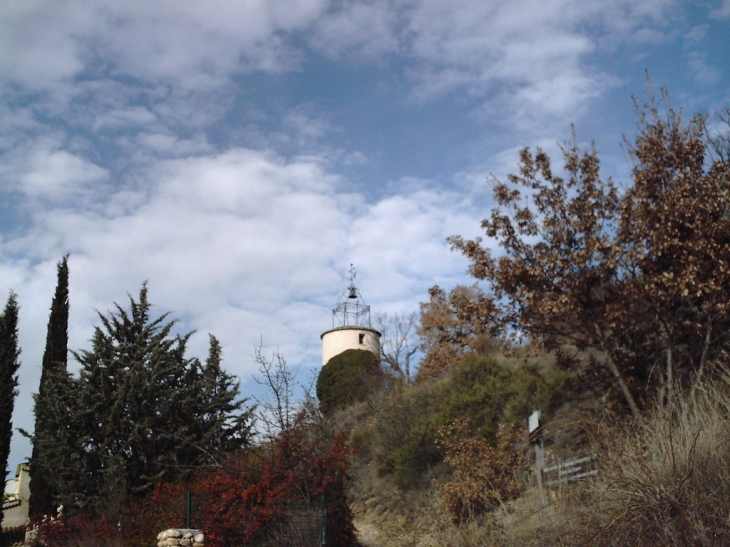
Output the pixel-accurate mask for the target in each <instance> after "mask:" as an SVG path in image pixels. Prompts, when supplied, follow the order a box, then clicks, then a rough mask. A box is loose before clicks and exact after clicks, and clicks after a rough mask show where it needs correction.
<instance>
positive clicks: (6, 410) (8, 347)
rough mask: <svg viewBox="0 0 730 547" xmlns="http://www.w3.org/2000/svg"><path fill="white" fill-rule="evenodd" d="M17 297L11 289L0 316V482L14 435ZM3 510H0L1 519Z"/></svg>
mask: <svg viewBox="0 0 730 547" xmlns="http://www.w3.org/2000/svg"><path fill="white" fill-rule="evenodd" d="M19 356H20V349H19V348H18V299H17V296H16V295H15V293H13V292H11V293H10V296H9V297H8V301H7V304H6V305H5V310H4V311H3V314H2V315H1V316H0V469H2V471H3V484H4V481H5V477H7V476H8V457H9V456H10V440H11V439H12V437H13V407H14V406H15V397H16V395H17V394H18V390H17V389H15V388H16V387H17V386H18V375H17V372H18V367H20V361H19V360H18V357H19ZM1 518H2V510H0V520H1Z"/></svg>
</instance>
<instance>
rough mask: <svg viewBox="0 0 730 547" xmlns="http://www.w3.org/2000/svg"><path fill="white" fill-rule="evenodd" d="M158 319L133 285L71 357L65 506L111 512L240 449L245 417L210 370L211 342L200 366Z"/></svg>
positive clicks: (246, 432)
mask: <svg viewBox="0 0 730 547" xmlns="http://www.w3.org/2000/svg"><path fill="white" fill-rule="evenodd" d="M167 317H168V315H167V314H163V315H161V316H160V317H157V318H156V319H153V318H152V317H151V304H150V302H149V301H148V299H147V287H146V285H143V286H142V289H141V290H140V293H139V299H138V300H135V299H134V298H132V297H130V309H129V311H127V310H125V309H124V308H122V307H121V306H119V305H118V304H115V310H114V311H113V312H110V313H109V314H107V315H103V314H101V313H100V314H99V319H100V320H101V324H102V325H101V327H97V328H96V329H95V331H94V335H93V338H92V340H91V342H92V347H91V349H90V350H84V351H79V352H74V353H73V355H74V357H75V358H76V359H77V360H78V361H79V363H80V364H81V371H80V377H79V378H78V379H77V380H75V381H74V387H75V391H74V392H75V393H76V394H77V395H76V400H75V401H73V404H74V406H75V413H74V418H73V428H74V438H73V443H74V444H75V452H76V453H77V454H78V459H77V460H76V461H72V462H70V468H69V469H67V472H68V476H69V480H68V481H67V485H68V488H67V490H66V491H65V492H64V495H65V498H66V500H65V501H66V502H67V503H70V504H71V505H75V506H77V507H80V508H84V506H86V509H88V510H91V511H94V510H104V511H105V512H107V514H112V515H113V514H114V512H115V511H116V510H118V507H119V506H120V503H121V500H123V498H124V497H125V496H127V495H129V494H133V495H134V494H144V493H147V492H149V491H150V490H152V488H153V487H154V485H155V484H156V483H158V482H163V481H169V480H174V479H175V478H177V477H178V476H180V475H181V474H184V473H185V472H186V471H189V470H190V469H191V468H194V467H199V466H202V465H207V464H214V463H216V461H217V458H218V456H220V455H221V454H222V453H223V452H225V451H228V450H231V449H233V448H236V447H241V446H243V445H245V444H247V443H248V442H249V437H250V434H251V420H250V418H251V411H250V409H247V408H246V401H245V400H244V399H241V398H240V397H239V391H238V384H237V383H236V382H234V381H233V379H232V377H231V376H230V375H228V374H226V373H224V372H223V371H222V370H221V368H220V353H221V352H220V346H219V344H218V342H217V340H216V339H215V338H211V349H210V355H209V357H208V360H207V361H206V363H205V365H202V364H201V363H200V361H199V360H198V359H195V358H187V357H186V356H185V351H186V347H187V343H188V339H189V336H190V334H188V335H185V336H179V335H177V336H175V335H173V332H172V331H173V327H174V326H175V321H168V320H167ZM71 477H73V479H71Z"/></svg>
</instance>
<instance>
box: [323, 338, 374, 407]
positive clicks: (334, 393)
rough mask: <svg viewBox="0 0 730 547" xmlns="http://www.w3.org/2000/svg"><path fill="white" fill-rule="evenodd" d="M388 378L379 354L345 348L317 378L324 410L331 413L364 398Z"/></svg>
mask: <svg viewBox="0 0 730 547" xmlns="http://www.w3.org/2000/svg"><path fill="white" fill-rule="evenodd" d="M384 379H385V375H384V373H383V371H382V369H381V368H380V359H379V358H378V356H377V355H375V354H374V353H372V352H371V351H367V350H362V349H348V350H346V351H343V352H342V353H340V354H338V355H335V356H334V357H333V358H332V359H330V360H329V361H328V362H327V364H326V365H325V366H324V367H322V370H321V371H320V373H319V377H318V378H317V399H319V407H320V410H321V411H322V412H323V413H324V414H327V415H329V414H331V413H332V412H334V411H335V410H339V409H341V408H345V407H347V406H350V405H351V404H353V403H356V402H360V401H364V400H365V399H367V397H368V396H369V395H371V394H372V393H374V392H376V391H377V390H378V389H379V388H380V387H381V386H382V385H383V382H384Z"/></svg>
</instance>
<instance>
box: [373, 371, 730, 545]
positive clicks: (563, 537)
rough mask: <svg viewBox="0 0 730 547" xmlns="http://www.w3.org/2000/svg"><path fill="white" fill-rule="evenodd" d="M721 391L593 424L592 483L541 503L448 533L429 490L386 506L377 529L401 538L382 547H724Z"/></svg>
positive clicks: (725, 435) (729, 424)
mask: <svg viewBox="0 0 730 547" xmlns="http://www.w3.org/2000/svg"><path fill="white" fill-rule="evenodd" d="M729 387H730V386H725V385H708V384H706V385H703V386H701V387H700V388H698V389H696V390H695V391H694V393H693V394H691V395H687V396H684V397H681V398H677V399H676V400H674V401H672V402H671V404H668V405H665V406H662V407H658V408H656V409H654V410H653V411H652V412H649V413H648V414H647V415H646V416H645V417H644V418H643V419H642V420H640V421H638V422H632V423H630V424H626V423H624V424H621V425H612V426H605V425H602V427H601V428H600V429H596V431H598V432H599V434H598V435H596V436H595V438H594V439H593V442H594V443H595V449H596V451H597V452H598V453H599V457H600V464H599V475H598V477H596V478H593V479H589V480H586V481H582V482H579V483H576V484H575V485H573V486H570V487H568V488H566V489H565V490H564V491H563V492H562V496H561V497H559V498H555V497H550V498H549V503H547V504H545V503H544V498H543V499H541V498H540V496H539V495H538V493H537V492H536V490H535V488H534V487H532V488H527V489H526V491H525V492H524V493H523V495H522V496H521V497H520V498H519V499H517V500H514V501H511V502H509V503H506V504H502V505H500V506H499V507H498V508H496V509H495V510H494V511H491V512H489V513H487V514H485V515H481V516H479V517H476V518H473V519H468V520H467V521H465V522H462V523H459V524H455V523H454V520H453V519H452V518H451V515H450V512H449V509H448V507H446V506H445V505H444V503H443V501H441V500H440V499H439V497H438V496H437V495H434V491H433V489H430V490H429V491H428V492H425V491H424V492H421V496H422V497H421V498H420V499H418V500H416V499H415V498H414V499H408V500H402V503H404V505H405V506H406V507H407V509H405V507H404V509H405V512H401V511H399V510H398V505H397V503H395V500H394V499H391V500H390V501H389V502H388V503H387V505H388V510H387V514H388V516H387V518H386V520H387V521H388V522H390V523H395V522H398V523H399V524H400V526H399V528H400V533H398V534H393V535H392V536H390V539H392V540H396V539H397V540H399V541H396V542H395V543H393V542H388V541H384V542H383V545H391V544H392V545H395V544H398V545H404V546H405V545H413V546H417V547H431V546H437V545H438V546H449V547H472V546H474V547H475V546H480V547H513V546H514V547H517V546H519V547H531V546H534V547H538V546H539V547H588V546H591V547H659V546H661V547H680V546H681V547H684V546H690V545H691V546H718V545H730V389H729ZM386 490H387V488H386ZM393 493H395V492H393ZM413 494H414V493H412V495H413ZM370 495H371V499H370V501H369V503H368V504H367V505H364V504H363V505H360V513H361V515H360V517H361V518H367V517H368V514H369V513H372V514H374V513H376V512H377V507H378V506H379V501H378V500H377V498H378V494H377V492H375V491H371V492H370ZM414 511H415V512H417V514H415V513H414ZM408 515H410V517H409V516H408ZM388 522H381V523H379V524H381V525H382V526H384V527H387V526H388ZM396 535H397V536H398V537H397V538H396V537H395V536H396Z"/></svg>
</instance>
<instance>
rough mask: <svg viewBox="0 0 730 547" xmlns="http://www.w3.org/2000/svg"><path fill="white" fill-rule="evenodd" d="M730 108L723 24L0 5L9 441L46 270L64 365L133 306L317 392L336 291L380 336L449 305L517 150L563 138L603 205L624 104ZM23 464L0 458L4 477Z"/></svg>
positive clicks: (186, 6) (26, 384)
mask: <svg viewBox="0 0 730 547" xmlns="http://www.w3.org/2000/svg"><path fill="white" fill-rule="evenodd" d="M646 71H648V72H649V74H650V77H651V80H652V85H653V87H654V88H659V87H660V86H665V85H666V86H668V88H669V90H670V93H671V96H672V101H673V103H674V104H675V105H676V106H681V107H684V108H685V109H686V111H687V112H688V113H695V112H698V111H706V112H713V111H715V110H717V109H718V108H720V107H723V106H726V105H728V104H730V92H729V91H728V90H729V89H730V86H729V85H728V84H730V1H728V0H712V1H710V0H708V1H695V2H680V1H675V0H643V1H640V2H637V1H636V0H601V1H585V0H540V1H530V0H514V1H511V2H498V1H493V0H449V1H444V0H368V1H365V0H340V1H328V0H296V1H292V0H238V1H237V0H225V1H215V0H209V1H203V0H198V1H183V0H165V1H162V0H158V1H149V0H148V1H145V2H136V1H132V0H126V1H124V2H119V1H116V0H115V1H107V0H96V1H94V2H89V1H77V2H75V1H60V2H59V1H55V0H54V1H44V0H23V1H22V2H21V1H19V0H7V1H5V2H2V3H0V88H1V89H2V95H1V98H0V293H2V294H7V293H8V291H10V290H11V289H12V290H14V291H15V292H16V293H18V295H19V300H20V304H21V317H20V337H21V345H22V348H23V354H22V356H21V357H22V367H21V372H20V395H19V397H18V399H17V402H16V413H15V425H16V426H19V427H23V428H26V429H32V425H33V420H32V393H33V392H35V391H36V390H37V385H38V379H39V377H40V362H41V357H42V349H43V346H44V341H45V328H46V323H47V320H48V311H49V307H50V303H51V298H52V295H53V290H54V287H55V282H56V277H55V275H56V272H55V265H56V263H57V262H58V260H59V259H60V258H61V257H62V256H63V255H65V254H67V253H70V262H69V264H70V270H71V282H70V289H71V327H70V346H71V347H72V348H74V349H82V348H86V347H88V344H87V341H88V340H89V338H90V336H91V333H92V329H93V326H94V324H95V322H96V321H95V310H100V311H102V312H104V311H106V310H108V309H110V308H111V306H112V303H113V302H115V301H116V302H120V303H122V302H124V301H125V299H126V294H127V292H130V293H132V294H136V293H137V291H138V290H139V287H140V285H141V284H142V282H143V281H145V280H147V281H148V282H149V289H150V299H151V301H152V302H153V303H154V304H155V305H156V306H157V309H158V310H159V311H160V312H165V311H172V312H173V314H174V316H175V317H177V318H179V319H180V329H181V331H189V330H195V331H196V332H197V334H196V335H195V336H194V337H193V338H192V340H191V354H196V355H201V356H203V355H205V352H206V348H205V346H206V343H207V337H208V333H209V332H210V333H213V334H215V335H216V336H217V337H219V339H220V340H221V343H222V345H223V348H224V357H225V365H226V367H227V369H228V370H229V371H231V372H233V373H235V374H237V375H238V376H239V377H240V378H241V380H242V388H243V391H244V393H246V392H248V391H249V390H252V389H253V387H252V382H251V381H250V378H251V374H252V372H254V371H255V365H254V362H253V359H252V357H251V356H252V355H253V348H254V346H256V345H257V344H259V343H260V342H261V341H263V344H264V346H265V349H266V350H267V351H269V352H270V351H273V350H274V349H276V348H278V349H279V351H281V352H282V353H283V354H284V356H285V357H286V359H287V360H288V362H289V363H291V364H293V365H295V366H298V367H302V368H304V369H305V370H306V369H308V368H311V369H313V370H314V369H316V368H317V367H318V366H319V364H320V339H319V335H320V333H321V332H323V331H324V330H326V329H328V328H329V327H330V326H331V309H332V307H334V305H335V303H336V301H337V298H338V297H339V296H340V294H341V292H342V291H343V290H344V289H345V287H346V286H347V284H348V281H349V278H348V270H349V265H350V263H354V264H355V265H356V267H357V269H358V272H359V273H358V279H357V281H358V286H359V288H360V291H361V293H362V295H363V297H364V298H365V300H366V301H367V302H368V303H369V304H370V305H371V306H372V308H373V310H374V311H378V312H401V313H407V312H410V311H413V310H417V309H418V303H419V302H421V301H424V300H426V298H427V293H426V291H427V289H428V287H430V286H432V285H434V284H437V283H438V284H441V285H442V286H444V287H445V288H450V287H452V286H453V285H455V284H457V283H465V282H466V283H468V282H470V281H469V279H468V278H467V277H465V270H466V262H465V261H464V259H462V258H461V257H460V256H458V255H454V254H453V253H451V252H449V249H448V246H447V244H446V242H445V238H446V237H447V236H449V235H452V234H461V235H464V236H468V237H472V236H475V235H478V234H479V221H480V220H481V219H482V218H483V217H485V216H486V215H487V212H488V210H489V207H490V203H491V201H490V200H491V197H490V192H489V186H488V184H487V176H488V175H489V174H490V173H491V174H494V175H495V176H504V175H505V174H506V173H509V172H510V171H511V170H512V169H514V166H515V165H516V157H517V150H518V149H519V148H520V147H522V146H525V145H530V146H535V145H540V146H543V147H544V148H546V149H547V150H549V151H551V152H553V153H554V152H555V151H556V150H557V149H558V148H557V147H558V143H559V142H562V141H564V140H565V139H566V138H568V137H569V135H570V127H571V124H574V125H575V128H576V131H577V134H578V137H579V139H580V140H581V141H582V142H585V143H590V142H591V141H595V143H596V145H597V147H598V150H599V153H600V155H601V157H602V160H603V168H604V172H605V174H606V175H612V176H614V178H615V179H616V180H617V181H619V182H621V181H625V180H627V177H628V174H629V166H628V164H627V162H626V155H625V151H624V150H623V149H622V148H621V146H620V144H621V140H622V135H624V134H625V135H628V136H631V135H632V134H633V131H634V128H635V117H634V115H633V112H632V102H631V95H632V94H635V95H639V96H641V95H642V94H644V92H645V90H646V79H645V74H646ZM71 366H72V367H73V366H74V365H73V364H72V365H71ZM28 454H29V445H28V443H27V441H26V440H24V439H22V438H20V437H19V436H16V438H15V439H14V442H13V452H12V455H11V461H10V462H9V463H10V466H11V468H14V466H15V465H16V464H17V463H19V462H20V461H21V460H22V459H23V458H25V457H27V456H28Z"/></svg>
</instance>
